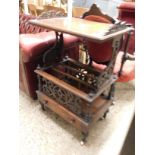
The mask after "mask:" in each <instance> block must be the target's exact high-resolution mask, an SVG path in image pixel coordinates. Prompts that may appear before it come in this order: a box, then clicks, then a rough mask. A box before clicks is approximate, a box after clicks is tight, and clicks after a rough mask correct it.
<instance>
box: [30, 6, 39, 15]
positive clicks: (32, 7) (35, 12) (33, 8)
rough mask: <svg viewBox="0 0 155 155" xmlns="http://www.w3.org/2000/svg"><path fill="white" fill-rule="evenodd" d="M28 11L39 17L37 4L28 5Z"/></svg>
mask: <svg viewBox="0 0 155 155" xmlns="http://www.w3.org/2000/svg"><path fill="white" fill-rule="evenodd" d="M28 9H29V12H30V14H31V15H34V16H38V14H37V9H36V5H35V4H28Z"/></svg>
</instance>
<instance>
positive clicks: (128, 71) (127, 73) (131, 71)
mask: <svg viewBox="0 0 155 155" xmlns="http://www.w3.org/2000/svg"><path fill="white" fill-rule="evenodd" d="M122 56H123V52H119V53H118V55H117V58H116V62H115V66H114V74H118V72H119V71H120V68H121V61H122ZM92 66H93V67H94V68H96V69H98V70H100V71H102V70H104V69H105V68H106V67H107V66H106V65H103V64H98V63H96V62H94V61H93V63H92ZM134 78H135V61H131V60H126V61H125V63H124V65H123V69H122V73H121V76H120V77H119V79H118V80H117V81H118V82H128V81H130V80H133V79H134Z"/></svg>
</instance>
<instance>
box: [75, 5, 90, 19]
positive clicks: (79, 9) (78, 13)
mask: <svg viewBox="0 0 155 155" xmlns="http://www.w3.org/2000/svg"><path fill="white" fill-rule="evenodd" d="M88 10H89V8H83V7H73V10H72V16H73V17H76V18H80V17H82V15H83V14H84V13H85V12H87V11H88Z"/></svg>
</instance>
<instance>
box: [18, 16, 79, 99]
mask: <svg viewBox="0 0 155 155" xmlns="http://www.w3.org/2000/svg"><path fill="white" fill-rule="evenodd" d="M35 18H36V17H34V16H31V15H25V14H20V15H19V33H20V36H19V47H20V51H19V52H20V62H19V80H20V81H19V87H20V89H22V90H23V91H24V92H25V93H26V94H27V95H28V96H29V97H31V98H32V99H36V98H37V95H36V90H37V88H38V80H37V76H36V74H35V73H34V70H35V69H36V67H37V66H38V64H40V65H41V66H42V65H43V62H42V57H43V54H44V53H45V51H46V50H47V49H48V48H50V47H52V46H53V45H54V44H55V41H56V37H55V32H54V31H49V30H47V29H44V28H41V27H39V26H35V25H31V24H30V23H29V22H28V21H29V20H30V19H35ZM78 40H79V39H78V38H77V37H74V36H72V35H68V34H64V47H65V48H64V53H63V54H65V55H68V56H70V57H71V58H73V59H76V60H78V57H79V55H78V50H79V49H78ZM24 81H26V82H24Z"/></svg>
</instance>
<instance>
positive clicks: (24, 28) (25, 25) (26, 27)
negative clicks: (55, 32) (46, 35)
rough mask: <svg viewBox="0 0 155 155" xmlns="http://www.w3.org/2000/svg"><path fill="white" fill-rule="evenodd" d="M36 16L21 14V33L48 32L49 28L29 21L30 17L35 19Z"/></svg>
mask: <svg viewBox="0 0 155 155" xmlns="http://www.w3.org/2000/svg"><path fill="white" fill-rule="evenodd" d="M35 18H36V17H35V16H32V15H25V14H20V15H19V33H20V34H26V33H39V32H48V31H49V30H47V29H45V28H41V27H38V26H35V25H32V24H30V23H29V22H28V21H29V20H30V19H35Z"/></svg>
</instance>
